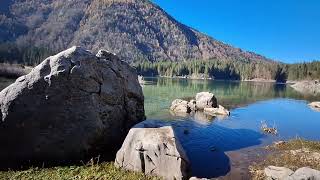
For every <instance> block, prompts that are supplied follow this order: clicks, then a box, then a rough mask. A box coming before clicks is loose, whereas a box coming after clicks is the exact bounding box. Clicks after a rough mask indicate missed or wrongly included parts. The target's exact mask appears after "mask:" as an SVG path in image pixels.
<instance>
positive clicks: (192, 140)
mask: <svg viewBox="0 0 320 180" xmlns="http://www.w3.org/2000/svg"><path fill="white" fill-rule="evenodd" d="M146 122H147V124H149V123H151V124H157V125H158V126H168V125H171V126H172V127H173V129H174V131H175V134H176V136H177V137H178V139H179V141H180V143H181V144H182V146H183V148H184V150H185V151H186V153H187V155H188V157H189V160H190V162H191V167H192V176H196V177H205V178H216V177H220V176H224V175H226V174H227V173H228V172H229V171H230V170H231V165H230V159H229V157H228V156H227V155H226V154H225V152H227V151H233V150H238V149H242V148H246V147H250V146H254V145H259V144H261V140H260V139H261V138H262V137H263V135H262V134H261V133H259V132H256V131H253V130H249V129H229V128H225V127H222V126H219V125H216V124H215V123H207V124H200V123H199V122H196V121H194V120H192V119H189V118H186V119H181V120H176V121H162V120H147V121H146ZM228 134H229V135H230V136H228Z"/></svg>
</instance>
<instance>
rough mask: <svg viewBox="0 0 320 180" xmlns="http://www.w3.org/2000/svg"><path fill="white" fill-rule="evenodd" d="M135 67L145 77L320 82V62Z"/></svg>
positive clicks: (145, 64) (164, 63) (146, 64)
mask: <svg viewBox="0 0 320 180" xmlns="http://www.w3.org/2000/svg"><path fill="white" fill-rule="evenodd" d="M135 67H136V69H137V71H138V74H140V75H144V76H167V77H176V76H182V77H195V78H200V77H201V78H213V79H224V80H225V79H227V80H252V79H266V80H276V81H278V82H285V81H287V80H311V79H320V61H314V62H311V63H297V64H282V63H277V62H244V61H234V60H208V61H201V60H194V61H183V62H169V61H162V62H154V63H152V62H148V61H144V62H141V63H137V64H135Z"/></svg>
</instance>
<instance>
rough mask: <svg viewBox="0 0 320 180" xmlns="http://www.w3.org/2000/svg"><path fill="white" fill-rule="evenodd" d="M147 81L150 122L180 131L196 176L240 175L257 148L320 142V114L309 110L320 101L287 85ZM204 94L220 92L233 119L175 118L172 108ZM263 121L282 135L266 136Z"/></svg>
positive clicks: (146, 90) (221, 98)
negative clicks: (289, 142)
mask: <svg viewBox="0 0 320 180" xmlns="http://www.w3.org/2000/svg"><path fill="white" fill-rule="evenodd" d="M145 81H146V85H144V87H143V92H144V95H145V110H146V115H147V120H151V121H160V122H164V124H170V125H172V126H173V127H174V129H175V132H176V135H177V136H178V137H179V140H180V141H181V143H182V145H183V147H184V148H185V150H186V152H187V154H188V156H189V158H190V161H191V163H192V170H193V175H195V176H198V177H219V176H225V175H228V174H230V173H234V172H233V171H235V170H237V167H240V168H241V167H242V166H244V165H245V164H244V163H245V162H244V161H245V160H244V159H243V157H245V158H248V156H249V155H250V154H251V155H252V154H257V153H258V150H257V148H259V147H262V146H266V145H268V144H271V143H272V142H273V141H277V140H288V139H292V138H296V137H299V138H305V139H310V140H320V131H319V128H320V112H317V111H314V110H312V109H311V108H309V107H308V105H307V104H308V102H309V101H316V100H320V97H313V96H305V95H302V94H299V93H298V92H296V91H295V90H294V89H292V88H291V87H290V86H287V85H285V84H275V83H265V82H231V81H212V80H186V79H167V78H146V79H145ZM202 91H210V92H212V93H214V94H215V95H216V97H217V99H218V103H219V104H221V105H223V106H225V107H228V108H229V109H230V110H231V116H230V117H226V118H212V117H206V116H205V115H203V114H196V115H194V116H191V117H174V116H172V115H170V112H169V107H170V104H171V102H172V101H173V100H174V99H176V98H185V97H195V95H196V93H198V92H202ZM261 122H266V123H267V124H268V125H269V126H274V127H276V128H277V129H278V132H279V134H278V135H277V136H274V135H266V134H263V133H261V131H260V127H261ZM185 132H187V133H185ZM239 157H240V158H239ZM247 160H248V161H250V158H249V159H247ZM251 160H252V159H251ZM239 161H240V162H239ZM242 161H243V162H242ZM239 163H240V164H239ZM241 163H243V164H241ZM242 168H243V167H242ZM245 168H246V170H247V167H245ZM244 171H245V170H244ZM243 173H244V172H241V171H240V172H238V174H237V173H235V175H234V176H231V178H232V179H241V178H242V179H245V178H246V177H245V175H243V176H241V174H243ZM238 175H240V176H238ZM240 177H241V178H240ZM229 178H230V177H229Z"/></svg>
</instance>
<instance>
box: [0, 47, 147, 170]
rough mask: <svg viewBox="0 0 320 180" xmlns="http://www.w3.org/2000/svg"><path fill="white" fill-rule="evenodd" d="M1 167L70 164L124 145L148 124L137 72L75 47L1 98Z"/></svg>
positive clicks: (109, 56)
mask: <svg viewBox="0 0 320 180" xmlns="http://www.w3.org/2000/svg"><path fill="white" fill-rule="evenodd" d="M0 104H1V107H0V109H1V113H0V119H1V120H2V121H1V123H0V142H1V148H0V162H1V163H2V165H3V164H5V162H11V163H18V162H23V161H29V160H30V161H45V162H49V161H54V162H60V161H69V160H79V159H82V158H86V157H92V156H94V155H96V154H99V153H100V152H107V151H109V150H112V149H114V148H116V147H117V145H119V147H120V145H121V142H122V140H123V139H124V137H125V135H126V134H127V132H128V131H129V129H130V128H131V127H132V126H133V125H135V124H136V123H138V122H140V121H142V120H144V119H145V116H144V97H143V93H142V89H141V86H140V85H139V82H138V77H137V75H136V73H135V70H134V69H133V68H131V67H130V66H129V65H128V64H127V63H125V62H123V61H121V60H119V59H118V58H117V57H116V56H115V55H113V54H111V53H109V52H107V51H99V53H98V54H97V55H94V54H92V53H91V52H89V51H87V50H84V49H82V48H79V47H72V48H70V49H68V50H66V51H63V52H61V53H59V54H57V55H55V56H51V57H49V58H47V59H45V60H44V61H43V62H42V63H41V64H40V65H38V66H37V67H35V68H34V69H33V70H32V71H31V72H30V73H29V74H27V75H25V76H22V77H20V78H18V79H17V80H16V82H15V83H13V84H12V85H10V86H9V87H7V88H6V89H4V90H3V91H2V92H1V93H0Z"/></svg>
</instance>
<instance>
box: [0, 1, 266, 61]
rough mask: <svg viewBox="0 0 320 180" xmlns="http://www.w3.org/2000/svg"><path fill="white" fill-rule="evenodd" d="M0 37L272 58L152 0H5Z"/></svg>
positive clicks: (137, 55)
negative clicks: (182, 20) (211, 34)
mask: <svg viewBox="0 0 320 180" xmlns="http://www.w3.org/2000/svg"><path fill="white" fill-rule="evenodd" d="M1 1H2V2H1V5H0V6H1V8H0V43H1V42H2V43H4V42H15V43H16V44H18V45H19V46H22V47H29V46H30V45H32V46H36V47H45V48H48V49H51V50H53V51H60V50H62V49H65V48H67V47H70V46H72V45H80V46H83V47H85V48H87V49H91V50H93V51H97V50H98V49H101V48H105V49H107V50H110V51H113V52H114V53H116V54H118V55H119V56H120V57H121V58H123V59H126V60H128V61H129V62H134V61H142V60H147V61H151V62H154V61H162V60H170V61H185V60H194V59H201V60H208V59H225V60H228V59H232V60H240V61H245V62H253V61H254V62H259V61H263V62H270V61H271V60H269V59H267V58H265V57H263V56H260V55H258V54H255V53H252V52H245V51H242V50H241V49H239V48H234V47H232V46H230V45H227V44H225V43H222V42H220V41H217V40H215V39H213V38H212V37H209V36H207V35H205V34H202V33H200V32H198V31H197V30H195V29H192V28H190V27H188V26H186V25H183V24H181V23H179V22H178V21H176V20H175V19H174V18H173V17H171V16H170V15H168V14H167V13H166V12H165V11H164V10H163V9H161V8H160V7H159V6H157V5H155V4H154V3H152V2H150V1H148V0H1Z"/></svg>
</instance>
